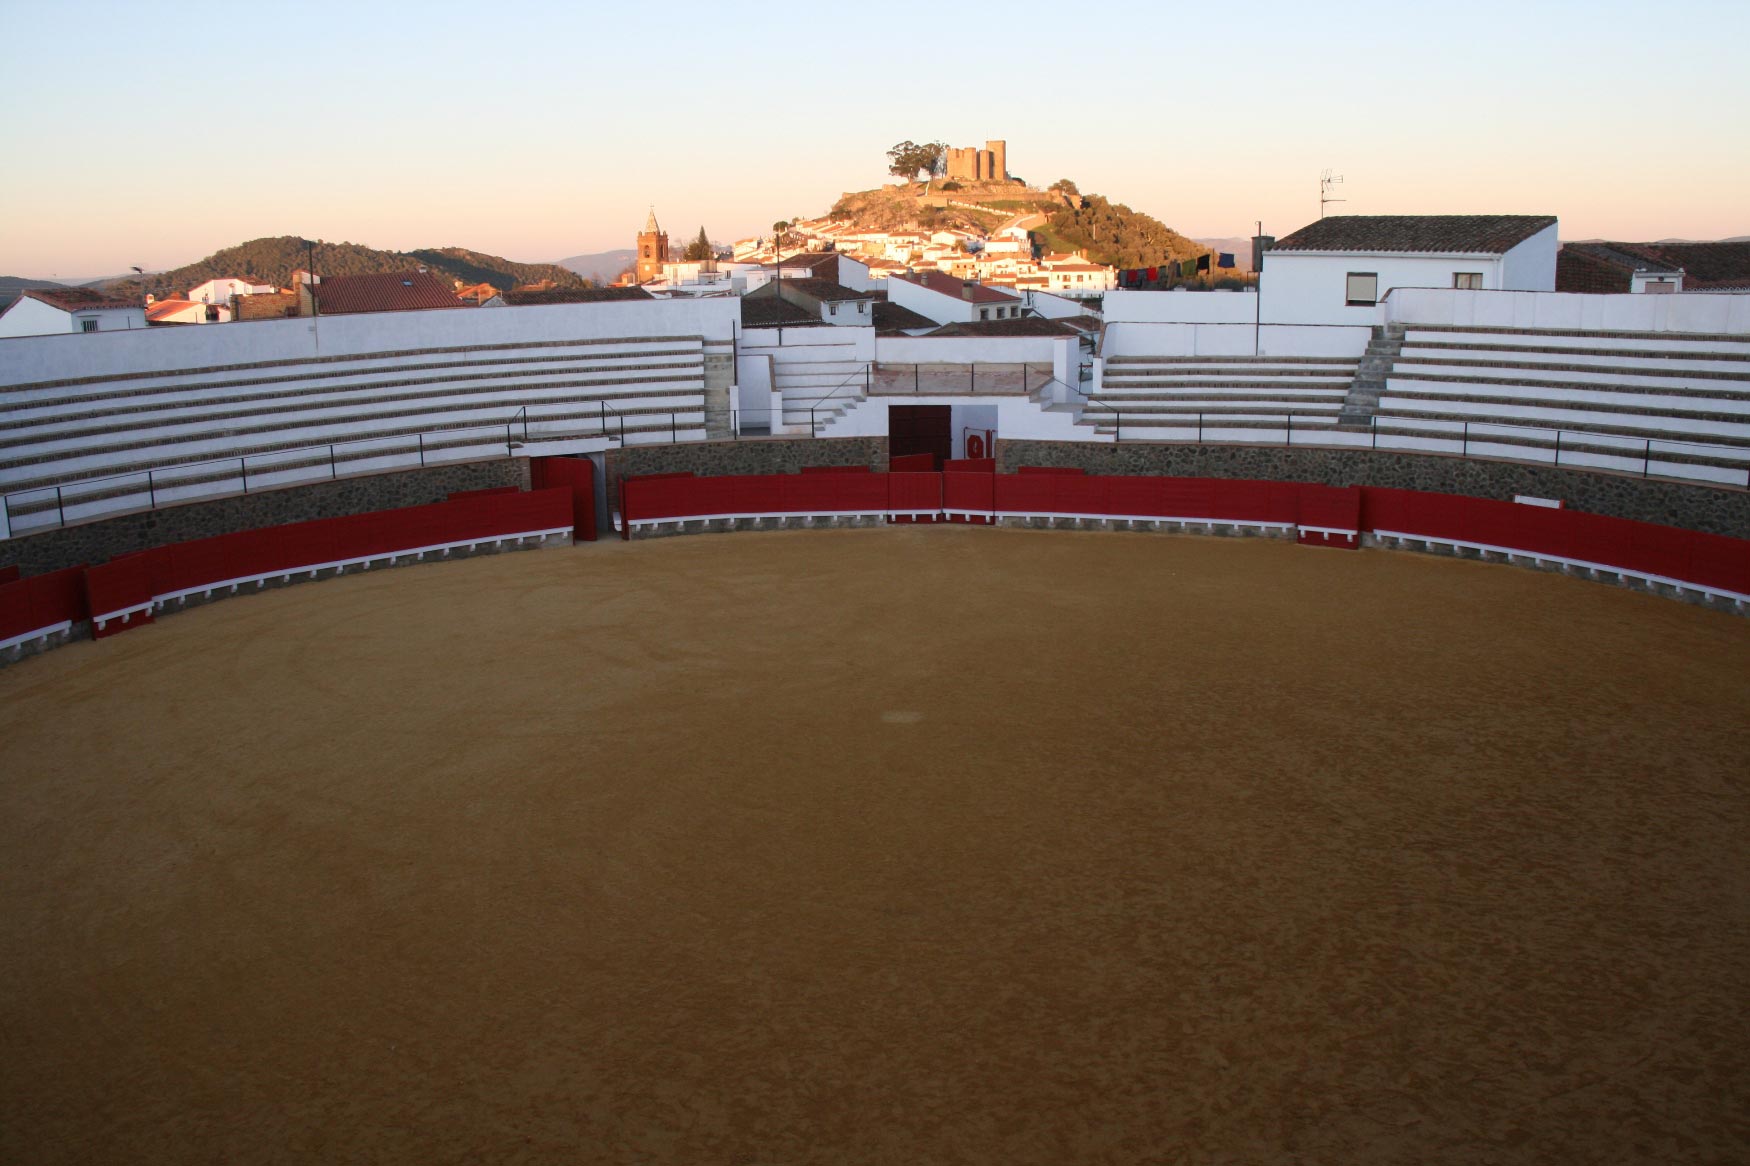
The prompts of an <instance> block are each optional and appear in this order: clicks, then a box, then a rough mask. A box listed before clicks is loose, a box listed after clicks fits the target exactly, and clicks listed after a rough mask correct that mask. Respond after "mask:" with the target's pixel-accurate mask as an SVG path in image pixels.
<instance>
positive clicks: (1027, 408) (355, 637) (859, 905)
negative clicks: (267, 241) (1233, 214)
mask: <svg viewBox="0 0 1750 1166" xmlns="http://www.w3.org/2000/svg"><path fill="white" fill-rule="evenodd" d="M1546 233H1547V236H1548V238H1549V239H1550V240H1551V242H1552V245H1553V241H1554V224H1553V221H1552V222H1551V223H1550V225H1549V227H1548V228H1547V229H1546ZM1272 262H1273V263H1274V262H1275V260H1272ZM1280 270H1281V268H1280V267H1278V271H1280ZM1368 270H1372V268H1369V269H1368ZM1339 274H1341V272H1339ZM1439 282H1440V283H1441V284H1442V285H1443V284H1445V283H1446V282H1447V281H1446V280H1445V279H1441V280H1440V281H1439ZM1273 302H1276V303H1282V302H1285V301H1283V300H1282V299H1281V298H1280V297H1279V298H1278V299H1277V300H1275V301H1273ZM1199 304H1200V305H1202V306H1201V307H1196V308H1195V311H1200V312H1204V313H1205V314H1206V315H1210V318H1209V319H1202V320H1200V319H1199V318H1198V317H1197V316H1196V315H1195V314H1194V313H1193V314H1187V313H1192V311H1193V309H1192V308H1189V307H1187V305H1193V307H1195V305H1199ZM1072 306H1075V305H1072ZM1241 308H1244V309H1245V311H1244V312H1243V313H1242V312H1240V309H1241ZM1262 310H1263V309H1262V308H1260V307H1259V306H1258V305H1257V302H1256V301H1255V300H1254V301H1252V303H1250V304H1248V303H1247V302H1246V300H1245V298H1244V297H1242V296H1239V295H1237V294H1236V295H1233V296H1231V297H1229V298H1222V297H1220V296H1217V295H1215V294H1213V293H1212V294H1211V295H1209V296H1204V297H1196V296H1189V295H1179V294H1177V293H1171V292H1159V293H1157V292H1143V291H1115V292H1112V293H1110V294H1109V295H1107V296H1106V298H1105V299H1104V300H1103V301H1102V305H1101V308H1100V311H1101V312H1102V314H1103V318H1102V319H1101V320H1099V321H1096V324H1095V325H1094V326H1090V327H1094V332H1092V333H1089V334H1082V333H1080V332H1079V331H1078V330H1077V329H1073V328H1072V329H1071V332H1073V333H1076V334H1064V335H1032V334H1031V332H1029V334H1025V335H1023V334H1017V335H1014V336H984V335H961V336H956V335H936V334H931V335H927V336H912V335H898V336H895V335H891V334H884V333H880V332H878V330H877V329H876V328H875V327H873V326H870V325H861V324H858V325H855V326H852V325H849V324H846V325H833V324H830V323H828V322H825V321H820V322H817V323H813V324H810V323H792V324H785V325H776V326H774V325H770V324H766V325H761V324H759V323H757V316H753V317H749V316H744V314H743V311H742V304H741V302H740V301H738V300H737V299H736V298H734V297H700V298H697V299H694V300H649V301H645V302H611V303H577V304H547V305H541V306H525V307H510V308H505V309H491V310H488V309H484V308H482V309H467V310H455V311H447V310H446V311H417V312H416V311H405V312H400V311H384V312H379V313H374V314H369V313H366V314H356V315H335V316H326V315H325V316H323V317H322V318H321V319H320V320H317V319H314V318H312V319H303V318H288V319H281V320H269V321H261V322H252V323H244V324H230V325H224V326H218V327H184V328H168V329H166V328H154V329H144V328H141V329H137V330H131V331H130V330H123V331H115V332H108V331H102V332H99V333H97V334H94V335H83V334H68V335H44V336H32V337H18V338H12V339H6V340H3V341H0V348H3V349H4V351H3V352H0V665H4V666H3V667H0V984H3V985H4V989H3V990H0V1038H3V1045H0V1053H3V1055H0V1162H4V1163H6V1164H8V1166H10V1164H12V1163H21V1164H29V1166H35V1164H43V1163H78V1164H80V1166H85V1164H91V1163H96V1164H109V1163H136V1162H151V1163H185V1162H186V1163H212V1162H226V1163H231V1162H235V1163H251V1164H253V1163H274V1162H288V1163H290V1162H299V1163H303V1162H384V1163H419V1164H425V1163H443V1162H456V1163H464V1162H466V1163H481V1162H490V1163H497V1162H543V1163H544V1162H564V1163H573V1162H591V1163H593V1162H604V1163H627V1164H632V1163H640V1164H642V1163H687V1164H692V1163H713V1164H714V1163H725V1164H747V1166H752V1164H762V1166H767V1164H769V1166H779V1164H791V1163H822V1164H827V1163H832V1164H837V1163H872V1164H874V1163H879V1164H888V1163H892V1164H906V1166H910V1164H914V1163H961V1162H964V1163H1004V1164H1009V1163H1040V1164H1057V1163H1081V1162H1100V1163H1133V1162H1158V1163H1179V1162H1187V1163H1272V1164H1273V1163H1283V1162H1294V1163H1331V1164H1348V1163H1361V1162H1367V1163H1371V1162H1380V1163H1455V1164H1456V1163H1463V1164H1466V1166H1469V1164H1472V1163H1496V1164H1519V1163H1552V1164H1553V1163H1561V1164H1566V1163H1573V1162H1612V1163H1614V1162H1623V1161H1633V1162H1671V1163H1738V1162H1744V1161H1750V1121H1747V1120H1746V1117H1745V1115H1746V1114H1750V1057H1747V1056H1746V1054H1745V1052H1744V1050H1745V1049H1747V1048H1750V1013H1747V1012H1746V1010H1745V1008H1744V1006H1743V1001H1744V1000H1746V999H1750V971H1747V970H1746V969H1750V911H1747V909H1746V908H1747V904H1750V850H1747V849H1746V847H1745V845H1744V840H1745V838H1746V837H1750V791H1747V789H1746V784H1745V774H1746V772H1747V771H1750V766H1747V765H1746V762H1745V758H1746V757H1750V619H1746V618H1745V616H1746V615H1747V614H1750V300H1747V299H1746V298H1745V297H1742V296H1733V295H1710V294H1697V295H1690V294H1688V293H1684V294H1670V295H1654V296H1649V295H1630V294H1623V295H1567V294H1563V293H1554V292H1531V291H1514V290H1507V289H1490V290H1483V291H1477V290H1467V289H1463V288H1458V287H1450V288H1449V287H1445V286H1435V287H1403V286H1400V287H1398V288H1397V289H1396V294H1391V295H1387V296H1385V297H1382V299H1381V300H1380V302H1379V303H1377V304H1375V305H1373V306H1372V307H1367V306H1361V307H1356V306H1353V305H1349V306H1344V307H1343V308H1342V312H1343V313H1344V315H1343V320H1344V321H1349V320H1350V319H1351V318H1352V317H1353V319H1354V321H1355V322H1319V321H1317V320H1314V321H1312V322H1306V321H1301V322H1294V321H1287V322H1283V321H1274V322H1273V321H1272V320H1271V319H1270V318H1269V317H1268V316H1264V317H1260V316H1259V315H1258V313H1259V312H1261V311H1262ZM1222 313H1226V315H1222ZM1240 315H1244V316H1245V319H1244V321H1243V322H1235V320H1232V319H1228V318H1227V316H1235V317H1237V316H1240ZM1217 316H1219V317H1220V318H1219V319H1218V318H1216V317H1217ZM1077 318H1081V319H1083V324H1084V325H1087V320H1088V319H1090V318H1091V317H1088V318H1083V317H1079V316H1078V317H1077ZM1015 322H1016V323H1020V324H1024V325H1026V328H1027V329H1028V330H1031V331H1037V330H1038V329H1037V327H1036V326H1035V324H1036V322H1034V321H1031V320H1018V321H1015ZM1046 322H1047V323H1049V321H1046ZM1005 323H1007V322H1005ZM1065 327H1068V325H1065ZM1047 331H1050V329H1047ZM992 362H996V363H998V364H1000V365H1001V367H1000V368H997V369H993V367H992ZM895 370H898V371H897V372H895ZM1005 370H1006V371H1005ZM907 373H909V376H908V375H906V374H907ZM598 534H599V536H600V537H598ZM513 552H515V553H513Z"/></svg>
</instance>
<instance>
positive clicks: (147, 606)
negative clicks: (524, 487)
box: [91, 526, 574, 631]
mask: <svg viewBox="0 0 1750 1166" xmlns="http://www.w3.org/2000/svg"><path fill="white" fill-rule="evenodd" d="M573 533H574V528H573V527H569V526H555V527H550V528H548V529H545V530H525V531H519V532H517V533H514V534H500V535H489V536H487V537H484V538H474V539H459V540H457V541H455V542H447V543H432V544H430V545H428V546H417V547H405V548H402V549H400V550H394V551H383V552H379V553H376V554H371V555H361V556H357V557H354V558H350V559H335V560H333V561H330V562H325V563H306V564H303V565H301V566H297V567H290V568H283V569H280V570H276V571H268V572H265V573H263V574H259V575H239V576H237V577H236V578H234V579H223V580H220V581H218V582H215V583H203V584H201V585H200V586H198V587H188V588H184V589H182V590H180V591H166V592H164V593H163V594H160V595H154V596H152V598H151V599H150V600H148V601H147V602H145V603H137V604H134V605H133V606H132V607H121V608H116V609H115V610H113V611H105V612H94V613H93V614H92V617H91V622H92V623H93V624H94V625H96V627H97V628H98V630H100V631H101V630H102V629H103V628H104V627H106V626H108V624H109V622H110V621H111V620H120V621H121V622H122V623H124V624H125V623H127V622H129V621H130V620H131V619H132V618H133V617H134V616H135V615H138V614H140V613H141V612H149V611H157V610H159V609H161V608H163V607H165V606H166V605H167V604H170V603H172V602H175V603H186V602H187V601H188V600H189V599H190V598H191V597H193V596H196V595H199V596H201V597H202V598H203V599H209V598H211V597H212V595H213V593H214V592H216V591H227V592H229V593H230V594H232V595H235V594H236V593H237V589H238V588H239V587H246V586H250V585H253V586H254V587H255V588H256V589H257V590H260V589H261V588H262V587H263V586H265V585H266V584H268V583H270V582H273V581H275V580H278V581H279V582H281V583H289V582H291V581H292V577H293V576H295V575H303V576H306V577H307V578H310V579H314V578H316V576H317V575H318V574H319V573H320V572H323V571H333V572H334V573H335V574H336V575H344V574H345V573H346V570H347V568H349V567H358V568H360V569H361V570H366V571H368V570H370V569H371V564H373V563H385V564H387V565H388V566H391V567H393V566H396V565H397V564H398V562H399V560H401V559H413V560H415V561H421V560H424V559H425V557H426V556H427V555H437V556H438V557H439V558H448V557H449V555H450V553H451V552H452V551H457V550H467V551H469V552H472V551H474V550H476V549H478V548H480V547H484V546H490V547H492V548H493V549H495V550H497V549H502V548H503V547H504V546H505V545H506V544H509V545H510V546H511V547H513V548H520V547H522V546H523V545H524V544H526V543H531V542H532V543H533V544H534V545H535V546H542V545H545V544H546V542H547V540H549V539H563V540H564V542H566V543H569V542H570V541H571V538H572V536H573Z"/></svg>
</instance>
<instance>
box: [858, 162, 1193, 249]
mask: <svg viewBox="0 0 1750 1166" xmlns="http://www.w3.org/2000/svg"><path fill="white" fill-rule="evenodd" d="M1073 189H1074V188H1073V185H1072V186H1071V187H1070V190H1071V191H1072V192H1073ZM1077 201H1079V202H1080V203H1081V205H1080V206H1079V207H1078V206H1076V205H1074V204H1075V202H1077ZM969 204H970V205H969ZM1029 213H1037V214H1043V215H1045V216H1046V224H1045V226H1043V227H1035V228H1033V233H1034V234H1035V235H1037V236H1038V237H1039V240H1040V241H1041V242H1043V243H1044V244H1045V245H1046V246H1047V247H1048V248H1049V249H1050V250H1053V251H1085V252H1087V254H1088V258H1089V259H1090V260H1092V261H1093V262H1095V263H1104V264H1109V265H1111V266H1113V267H1153V266H1157V265H1159V264H1162V263H1166V262H1169V261H1171V260H1183V259H1193V258H1196V257H1197V256H1199V255H1203V254H1206V253H1208V252H1209V250H1210V249H1209V248H1208V247H1206V246H1205V245H1203V244H1202V243H1199V242H1197V241H1196V240H1195V239H1188V238H1186V237H1185V236H1184V235H1181V234H1179V232H1177V231H1175V230H1173V229H1172V228H1171V227H1169V226H1167V225H1166V224H1165V223H1163V222H1161V221H1160V220H1159V219H1156V218H1153V217H1151V216H1149V215H1145V214H1143V213H1142V212H1141V211H1135V210H1131V209H1130V208H1129V207H1128V206H1125V205H1124V204H1123V203H1115V202H1112V201H1110V200H1109V199H1107V198H1105V197H1103V196H1101V195H1098V194H1090V195H1085V196H1082V197H1081V198H1080V199H1076V198H1074V197H1066V196H1065V195H1063V194H1058V193H1055V192H1054V191H1042V190H1034V189H1031V188H1030V187H1026V186H1022V185H1019V184H1018V183H1015V182H1013V181H1011V182H1008V183H1000V184H999V183H965V184H955V183H946V184H945V183H942V182H936V183H933V184H931V186H930V187H929V188H928V189H926V188H925V187H924V186H923V185H922V184H915V183H914V184H908V185H902V186H884V187H880V188H879V189H876V190H861V191H855V192H851V193H847V194H844V195H842V196H841V197H840V198H839V200H838V202H837V203H835V204H834V205H833V208H832V210H831V212H829V214H830V217H831V218H834V219H838V220H840V221H843V222H851V223H855V224H857V225H858V226H859V227H862V228H863V229H864V230H869V231H903V230H924V231H936V230H943V229H945V228H956V227H957V228H961V229H971V230H979V231H990V230H994V229H995V228H996V227H998V226H1000V225H1001V224H1002V223H1003V221H1004V220H1006V219H1009V218H1012V217H1013V216H1015V215H1020V214H1029Z"/></svg>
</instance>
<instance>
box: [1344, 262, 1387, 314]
mask: <svg viewBox="0 0 1750 1166" xmlns="http://www.w3.org/2000/svg"><path fill="white" fill-rule="evenodd" d="M1345 302H1346V303H1347V304H1348V305H1349V306H1350V307H1352V308H1366V307H1372V306H1373V305H1374V304H1377V303H1378V302H1379V273H1378V272H1374V271H1351V272H1350V273H1349V279H1348V286H1347V289H1346V291H1345Z"/></svg>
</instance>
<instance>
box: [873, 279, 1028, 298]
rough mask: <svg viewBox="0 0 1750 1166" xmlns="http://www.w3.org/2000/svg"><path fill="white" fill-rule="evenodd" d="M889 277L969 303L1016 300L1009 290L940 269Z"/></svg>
mask: <svg viewBox="0 0 1750 1166" xmlns="http://www.w3.org/2000/svg"><path fill="white" fill-rule="evenodd" d="M888 278H889V279H903V280H904V281H905V282H907V283H915V284H917V285H918V286H919V287H925V288H929V289H930V290H931V291H933V292H939V293H940V294H942V295H945V296H951V297H953V298H954V299H957V300H966V301H967V302H968V303H974V304H1007V303H1012V302H1014V300H1015V297H1014V296H1012V295H1010V294H1009V293H1008V292H1005V291H998V290H997V289H995V288H993V287H987V286H986V285H984V284H980V283H969V282H967V281H966V280H963V279H956V278H955V277H954V276H952V275H944V274H943V273H942V272H940V271H920V272H915V273H913V274H911V275H891V276H888ZM968 288H970V289H971V291H972V295H971V296H970V297H968V296H967V295H966V290H967V289H968Z"/></svg>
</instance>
